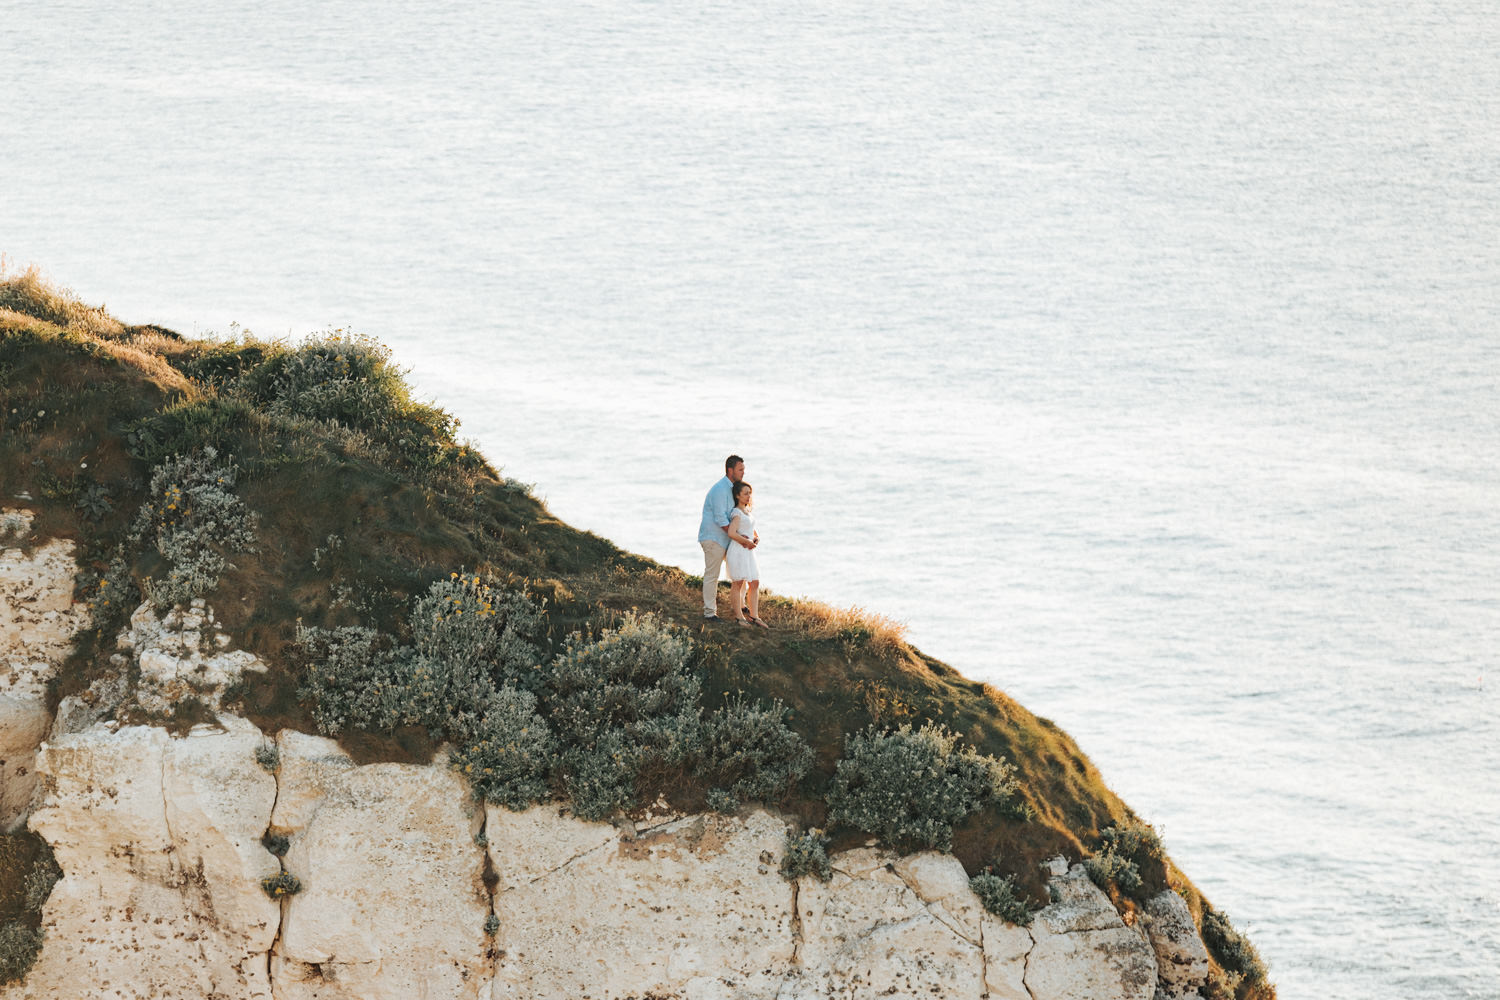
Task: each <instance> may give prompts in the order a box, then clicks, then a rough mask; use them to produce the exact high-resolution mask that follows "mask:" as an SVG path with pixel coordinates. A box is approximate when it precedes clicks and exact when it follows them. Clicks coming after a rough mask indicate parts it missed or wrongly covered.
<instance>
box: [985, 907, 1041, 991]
mask: <svg viewBox="0 0 1500 1000" xmlns="http://www.w3.org/2000/svg"><path fill="white" fill-rule="evenodd" d="M981 934H982V940H983V942H984V985H985V989H986V990H988V991H989V995H990V1000H1032V997H1031V992H1030V991H1029V990H1027V989H1026V960H1027V958H1029V957H1030V955H1031V949H1032V947H1033V946H1034V945H1035V943H1036V942H1035V941H1033V940H1032V937H1031V932H1030V931H1028V930H1027V929H1026V928H1025V927H1017V926H1016V925H1015V924H1007V923H1005V922H1004V921H1003V920H999V919H997V918H996V917H993V916H991V915H990V914H988V913H986V914H985V915H984V917H983V919H982V930H981Z"/></svg>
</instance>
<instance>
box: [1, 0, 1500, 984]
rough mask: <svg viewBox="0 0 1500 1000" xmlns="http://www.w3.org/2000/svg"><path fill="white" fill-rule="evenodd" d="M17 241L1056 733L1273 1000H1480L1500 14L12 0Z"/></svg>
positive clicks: (1491, 594) (1335, 3)
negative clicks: (723, 525)
mask: <svg viewBox="0 0 1500 1000" xmlns="http://www.w3.org/2000/svg"><path fill="white" fill-rule="evenodd" d="M0 22H3V25H4V29H3V31H0V94H3V95H4V96H3V98H0V101H3V105H4V114H3V119H0V120H3V125H0V253H3V254H4V255H5V265H6V267H7V268H8V269H9V270H10V271H11V273H14V272H16V271H18V270H20V269H21V268H24V267H26V266H27V265H30V264H36V265H38V266H39V267H41V268H42V269H43V271H44V273H46V274H47V275H48V276H50V277H51V278H52V279H54V280H55V281H57V282H58V283H60V284H63V285H66V286H70V287H72V288H73V289H74V290H75V291H76V292H77V293H78V294H79V295H80V296H81V297H82V298H84V299H85V300H86V301H88V302H90V303H96V304H97V303H102V304H104V305H106V306H107V308H109V309H110V311H111V312H113V313H114V314H115V315H117V316H119V317H120V318H122V319H124V320H126V321H127V322H134V323H147V322H150V323H158V324H161V325H163V326H166V327H169V328H171V329H175V330H178V331H180V332H182V333H185V334H191V335H198V336H204V335H218V336H225V337H227V336H231V335H233V334H234V333H235V332H236V331H237V330H244V329H248V330H251V331H253V332H254V333H255V334H256V335H258V336H261V337H290V338H294V339H295V338H298V337H301V336H304V335H306V334H309V333H314V332H318V331H323V330H328V329H343V330H348V331H354V332H358V333H361V334H365V335H369V336H372V337H375V338H378V339H379V340H381V341H383V342H384V343H386V344H388V345H389V346H390V347H391V348H392V350H393V351H394V352H395V357H396V359H397V361H398V362H399V363H401V364H402V365H404V366H406V367H407V368H409V369H410V377H411V380H412V382H413V384H414V385H415V387H416V391H417V393H418V395H420V396H421V397H423V398H425V399H432V400H435V401H436V402H437V403H438V404H439V405H441V406H442V407H444V408H445V409H447V410H448V411H449V412H451V413H452V414H453V415H454V416H456V417H457V418H459V419H460V420H461V421H462V430H461V433H462V434H465V435H467V436H469V437H471V438H472V439H473V440H474V441H475V442H476V443H477V445H478V446H479V447H480V449H481V450H482V451H483V452H484V454H485V455H486V456H487V457H488V458H489V459H490V460H491V461H492V462H493V463H494V464H495V465H497V466H499V467H501V468H502V469H503V472H504V474H505V475H506V476H508V477H511V478H513V479H517V480H520V481H523V482H526V483H532V484H535V485H534V489H535V492H536V493H537V494H538V495H539V496H541V497H543V498H545V500H546V502H547V503H548V505H549V507H550V508H551V509H552V511H553V512H554V513H555V514H557V515H558V516H559V517H561V518H563V519H564V520H566V521H568V522H570V523H571V524H574V525H576V526H578V527H581V528H587V529H591V530H593V531H596V532H598V533H600V534H602V535H605V536H607V537H609V538H611V539H613V540H614V541H616V542H617V543H618V544H620V545H621V546H623V547H625V548H627V549H630V550H633V551H636V552H639V553H641V554H643V555H646V556H649V557H651V558H653V559H656V560H660V561H662V562H664V563H669V564H673V565H678V566H681V567H683V568H684V569H687V570H690V571H697V570H699V569H701V565H700V562H699V550H698V546H697V543H696V529H697V522H698V516H699V510H700V504H701V501H702V497H703V494H704V492H705V491H706V490H707V488H708V487H709V485H710V484H711V483H712V482H713V481H714V480H715V479H716V478H717V477H718V476H719V474H720V471H721V469H722V462H723V459H724V457H725V456H726V455H727V454H729V453H730V452H735V453H738V454H740V455H743V456H744V457H745V459H746V466H747V476H746V478H747V479H748V481H749V482H751V483H752V484H753V485H754V487H755V495H756V500H757V506H758V510H757V516H758V524H759V529H760V532H761V535H762V538H763V545H762V547H761V549H760V550H759V553H758V557H759V561H760V566H761V571H762V574H763V577H764V581H765V585H766V586H767V587H768V588H770V589H771V590H774V591H776V592H777V593H781V594H786V595H808V596H812V597H816V598H818V599H821V600H824V601H827V602H830V603H833V604H837V605H844V606H857V607H860V608H862V609H865V610H867V611H869V612H872V613H876V614H880V615H885V616H888V617H890V618H893V619H896V620H899V621H901V622H904V623H905V624H906V626H907V634H908V637H909V638H910V639H911V640H912V641H913V642H914V643H916V644H917V645H918V646H920V647H921V648H922V649H924V650H926V651H928V652H930V653H932V654H934V655H936V656H938V657H940V658H942V659H944V660H946V661H948V662H950V663H951V664H953V665H954V666H955V667H956V668H958V669H959V670H960V671H962V672H963V673H965V674H967V675H968V676H970V677H972V678H975V679H977V680H984V681H988V682H990V683H993V684H995V685H997V686H998V687H1000V688H1002V689H1003V690H1005V691H1006V692H1008V693H1009V694H1011V695H1012V696H1014V697H1015V698H1017V699H1018V700H1019V701H1020V702H1021V703H1023V704H1024V705H1026V706H1027V707H1028V708H1030V709H1031V710H1033V711H1034V712H1036V713H1038V714H1040V715H1043V716H1045V717H1048V718H1050V719H1052V720H1054V721H1055V722H1057V723H1058V724H1059V725H1060V726H1062V727H1063V728H1064V729H1066V730H1067V731H1068V732H1069V733H1070V734H1071V735H1072V736H1073V737H1074V738H1075V739H1076V740H1077V742H1078V743H1079V744H1080V745H1081V747H1082V748H1083V750H1084V751H1085V752H1086V753H1088V754H1089V756H1090V757H1091V758H1092V759H1093V760H1094V761H1095V762H1096V763H1097V764H1098V766H1099V767H1100V769H1101V770H1102V772H1103V774H1104V776H1105V778H1106V780H1107V781H1108V782H1109V784H1110V785H1111V787H1112V788H1114V789H1115V790H1116V791H1117V792H1118V793H1120V795H1121V796H1123V797H1124V799H1125V800H1126V801H1127V802H1129V803H1130V805H1131V806H1132V807H1133V808H1134V809H1135V811H1136V812H1137V813H1138V814H1139V815H1140V816H1142V817H1143V818H1144V819H1146V820H1147V821H1149V822H1151V823H1153V824H1155V825H1156V826H1157V828H1158V829H1159V830H1160V831H1161V833H1162V835H1163V838H1164V840H1165V842H1166V844H1167V847H1168V849H1169V850H1170V852H1171V854H1172V856H1173V858H1174V859H1176V861H1177V862H1178V863H1179V864H1180V866H1181V867H1182V868H1183V869H1184V871H1186V873H1187V874H1188V875H1189V877H1191V878H1192V879H1193V881H1194V882H1195V883H1196V884H1197V885H1198V886H1199V888H1200V889H1202V891H1203V892H1204V893H1205V894H1206V895H1207V896H1208V897H1209V898H1210V899H1211V900H1212V901H1213V902H1214V903H1215V904H1216V905H1217V906H1218V907H1219V908H1220V909H1222V910H1224V911H1225V912H1227V913H1228V914H1229V916H1230V918H1231V919H1232V920H1233V921H1234V923H1235V924H1236V926H1238V927H1239V928H1240V929H1242V930H1243V931H1245V932H1246V933H1247V934H1248V935H1249V936H1250V938H1251V940H1252V941H1253V942H1254V943H1255V945H1256V946H1257V947H1258V948H1259V950H1260V953H1261V955H1262V956H1263V958H1264V959H1265V961H1266V963H1267V964H1268V966H1269V968H1270V972H1271V978H1272V979H1273V981H1274V982H1275V983H1276V984H1277V985H1278V987H1279V989H1280V995H1281V996H1282V997H1283V998H1304V997H1305V998H1317V1000H1370V998H1395V1000H1454V998H1490V1000H1494V998H1497V997H1500V669H1497V656H1500V652H1497V651H1500V514H1497V506H1500V58H1497V55H1496V54H1497V53H1500V8H1497V7H1496V6H1495V5H1494V4H1493V3H1488V2H1479V0H1452V2H1446V3H1434V2H1428V0H1402V2H1399V3H1398V2H1394V0H1364V2H1353V0H1303V2H1291V0H1232V2H1229V3H1223V4H1219V3H1199V2H1193V3H1189V2H1183V0H1138V2H1135V3H1117V2H1107V0H1106V2H1101V0H1048V2H1046V3H1041V2H1036V0H1010V2H1006V3H973V2H954V0H927V2H923V3H911V2H903V0H860V2H858V3H855V2H850V0H822V2H808V0H763V2H753V0H747V2H740V3H724V2H721V0H696V2H692V3H686V2H677V0H617V2H616V0H593V2H583V0H546V2H538V0H500V2H498V3H493V4H473V3H457V2H451V0H416V2H411V0H407V2H402V3H393V2H390V0H364V2H361V3H352V2H348V0H327V2H323V3H318V4H307V3H304V2H296V3H293V2H290V0H255V2H254V3H248V2H245V0H221V2H217V3H213V4H204V3H201V2H197V0H194V2H187V0H151V2H146V0H118V2H113V3H108V4H106V3H99V2H88V3H84V2H77V0H49V2H47V3H24V2H21V0H0Z"/></svg>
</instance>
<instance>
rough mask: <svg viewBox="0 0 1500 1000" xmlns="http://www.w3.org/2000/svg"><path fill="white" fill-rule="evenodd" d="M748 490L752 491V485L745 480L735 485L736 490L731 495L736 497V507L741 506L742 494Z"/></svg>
mask: <svg viewBox="0 0 1500 1000" xmlns="http://www.w3.org/2000/svg"><path fill="white" fill-rule="evenodd" d="M748 489H750V484H749V483H747V482H745V481H744V480H743V479H741V480H740V481H739V482H737V483H735V484H734V488H733V490H732V491H731V493H732V495H733V496H734V505H735V506H736V507H738V506H739V505H740V494H741V493H743V492H745V491H746V490H748Z"/></svg>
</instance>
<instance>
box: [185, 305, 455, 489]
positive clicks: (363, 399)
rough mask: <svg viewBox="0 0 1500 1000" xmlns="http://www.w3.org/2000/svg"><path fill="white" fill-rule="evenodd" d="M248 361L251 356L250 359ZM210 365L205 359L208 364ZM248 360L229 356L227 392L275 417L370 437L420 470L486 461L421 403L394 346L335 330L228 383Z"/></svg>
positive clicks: (271, 356) (274, 353) (275, 352)
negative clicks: (459, 441) (395, 357)
mask: <svg viewBox="0 0 1500 1000" xmlns="http://www.w3.org/2000/svg"><path fill="white" fill-rule="evenodd" d="M245 360H248V359H245ZM205 363H207V362H205ZM243 363H245V362H244V360H242V358H239V357H237V358H231V357H227V356H226V357H224V358H222V359H216V360H215V361H214V362H213V364H215V365H218V366H219V367H222V368H224V369H226V371H225V372H224V373H223V377H222V383H221V384H222V385H223V386H224V387H225V388H224V391H225V392H227V393H231V394H240V395H243V396H244V397H246V398H247V399H248V400H249V401H250V402H252V403H254V404H256V405H258V406H262V407H264V408H265V410H266V412H267V413H269V414H271V415H273V416H280V417H287V418H294V419H302V420H312V421H319V422H325V423H330V424H335V425H337V426H339V427H343V428H346V429H348V430H352V431H358V432H361V433H363V434H365V435H367V436H368V438H369V440H371V441H373V442H375V443H376V444H377V445H378V446H379V447H380V448H381V449H383V451H384V452H385V453H386V454H387V455H388V456H389V457H390V458H391V459H393V460H395V461H397V462H398V463H400V464H402V465H405V466H408V467H410V468H412V469H415V470H418V471H435V470H442V469H446V468H459V469H465V470H469V471H474V470H478V469H482V468H483V467H484V460H483V459H482V458H481V457H480V456H479V454H478V453H477V452H475V451H474V450H473V449H472V448H470V447H468V446H466V445H465V446H459V445H456V444H455V443H454V441H453V435H454V432H455V431H456V430H457V427H458V422H457V421H456V420H454V419H453V417H451V416H449V415H448V414H447V413H445V412H444V411H442V410H440V409H438V408H437V407H435V406H430V405H427V404H423V403H417V402H415V401H414V400H413V399H412V398H411V390H410V389H409V388H408V386H407V384H406V380H405V372H404V371H402V370H401V369H400V368H397V367H396V366H395V365H393V364H392V363H391V353H390V349H389V348H387V347H386V346H385V345H383V344H381V343H380V342H379V341H376V340H373V339H371V338H368V337H361V336H358V335H355V334H350V333H346V332H344V331H342V330H333V331H329V332H326V333H323V334H321V335H319V336H315V337H310V338H308V339H307V340H306V341H304V342H303V343H302V344H301V345H299V346H297V347H295V348H291V349H285V348H283V349H275V348H272V349H270V350H269V351H267V353H266V355H265V357H264V360H263V361H261V362H260V363H259V364H255V365H253V366H247V367H245V368H244V369H243V372H244V373H243V374H242V375H240V376H239V377H238V378H233V379H231V378H230V377H229V371H228V369H232V368H233V367H234V366H235V365H238V364H243Z"/></svg>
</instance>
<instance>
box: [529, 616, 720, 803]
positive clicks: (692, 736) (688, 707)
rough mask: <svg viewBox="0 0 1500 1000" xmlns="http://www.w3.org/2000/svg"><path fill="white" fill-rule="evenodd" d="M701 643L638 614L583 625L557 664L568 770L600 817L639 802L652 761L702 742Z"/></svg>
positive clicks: (553, 677) (556, 702) (554, 700)
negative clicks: (597, 627) (611, 625)
mask: <svg viewBox="0 0 1500 1000" xmlns="http://www.w3.org/2000/svg"><path fill="white" fill-rule="evenodd" d="M691 649H692V647H691V643H690V642H689V641H688V639H687V638H686V637H685V635H684V634H683V632H682V630H681V629H679V628H675V627H673V626H671V625H668V624H666V623H664V622H662V621H660V620H658V619H657V618H656V617H655V616H653V615H649V614H648V615H644V616H641V617H636V616H634V615H631V616H629V617H627V618H626V619H625V621H624V622H623V623H622V624H621V625H620V627H619V628H617V629H610V630H606V631H605V632H604V633H603V634H602V635H600V637H599V638H598V639H596V640H586V639H584V638H583V637H582V636H581V635H579V634H578V633H574V634H573V635H572V636H570V637H569V638H568V642H567V646H566V648H565V649H564V650H563V652H562V653H561V654H559V655H558V657H557V658H556V659H555V660H554V661H553V662H552V664H551V665H550V667H549V669H548V672H547V678H546V686H545V694H546V705H547V712H548V716H549V718H550V719H551V721H552V725H553V727H554V729H555V730H556V732H557V737H558V740H559V742H560V743H561V744H562V745H563V747H564V749H563V751H562V753H561V755H560V758H559V769H560V771H561V774H562V778H563V781H564V784H565V785H566V787H567V790H568V795H569V797H570V798H572V800H573V807H574V811H575V812H577V813H578V815H580V816H583V817H584V818H587V819H597V818H602V817H604V816H607V815H609V814H610V813H611V812H613V811H615V810H617V809H621V808H626V807H628V806H629V805H631V804H632V803H633V802H634V801H635V793H636V783H637V779H638V778H639V777H640V776H641V774H642V773H643V772H644V771H645V770H646V769H648V768H668V767H672V766H675V765H678V764H681V763H683V762H685V761H686V760H687V759H688V758H689V757H690V756H691V755H692V754H694V753H695V752H696V751H697V749H698V740H699V707H698V701H699V697H700V694H701V691H702V683H701V681H699V679H698V678H697V677H695V676H694V675H693V674H692V673H691V672H689V670H688V667H687V663H688V657H689V655H690V653H691Z"/></svg>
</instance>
